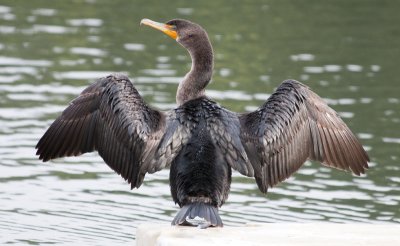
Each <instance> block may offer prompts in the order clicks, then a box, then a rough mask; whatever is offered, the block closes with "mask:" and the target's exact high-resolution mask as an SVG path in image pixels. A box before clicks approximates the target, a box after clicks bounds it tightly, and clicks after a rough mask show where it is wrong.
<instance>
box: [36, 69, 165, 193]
mask: <svg viewBox="0 0 400 246" xmlns="http://www.w3.org/2000/svg"><path fill="white" fill-rule="evenodd" d="M166 119H167V117H166V115H165V114H164V113H162V112H160V111H157V110H154V109H152V108H150V107H149V106H147V105H146V103H145V102H144V100H143V98H142V97H141V96H140V95H139V93H138V91H137V90H136V89H135V87H134V86H133V85H132V83H131V82H130V81H129V79H128V78H127V77H126V76H124V75H110V76H108V77H105V78H101V79H98V80H97V81H96V82H94V83H93V84H91V85H90V86H89V87H87V88H86V89H85V90H84V91H83V92H82V93H81V94H80V95H79V97H77V98H76V99H74V100H73V101H72V102H71V103H70V105H69V106H68V107H67V108H66V109H65V110H64V112H63V113H62V114H61V115H60V116H59V117H58V118H57V119H56V120H55V121H54V122H53V124H52V125H51V126H50V127H49V129H48V130H47V131H46V133H45V134H44V135H43V137H42V138H41V139H40V140H39V142H38V144H37V146H36V148H37V155H39V158H40V159H42V160H43V161H48V160H50V159H54V158H58V157H64V156H77V155H81V154H83V153H87V152H92V151H94V150H97V151H98V152H99V154H100V156H101V157H102V158H103V159H104V161H105V162H106V163H107V164H108V165H109V166H110V167H111V168H112V169H113V170H114V171H116V172H117V173H118V174H120V175H121V176H122V177H123V178H124V179H125V180H127V181H128V182H129V183H131V186H132V188H133V187H139V186H140V185H141V184H142V182H143V178H144V175H145V174H146V172H155V171H158V170H160V169H161V168H163V167H164V166H165V165H166V164H165V163H164V164H163V163H160V162H155V161H153V158H152V156H153V155H154V153H155V152H156V150H157V147H158V144H159V142H160V139H161V138H162V135H163V134H164V131H165V125H166V121H167V120H166Z"/></svg>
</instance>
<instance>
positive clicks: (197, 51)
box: [176, 42, 214, 105]
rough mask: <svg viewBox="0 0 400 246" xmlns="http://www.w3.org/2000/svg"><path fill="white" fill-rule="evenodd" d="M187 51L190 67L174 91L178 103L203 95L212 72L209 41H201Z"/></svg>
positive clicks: (211, 54) (211, 53)
mask: <svg viewBox="0 0 400 246" xmlns="http://www.w3.org/2000/svg"><path fill="white" fill-rule="evenodd" d="M188 51H189V54H190V57H191V58H192V67H191V69H190V71H189V72H188V73H187V74H186V76H185V77H184V78H183V80H182V82H181V83H180V84H179V86H178V91H177V93H176V102H177V104H178V105H182V104H184V103H185V102H187V101H190V100H192V99H196V98H199V97H201V96H203V95H204V90H205V88H206V86H207V85H208V83H209V82H210V80H211V76H212V72H213V65H214V61H213V51H212V46H211V43H209V42H205V43H202V44H201V46H200V47H192V48H191V49H188Z"/></svg>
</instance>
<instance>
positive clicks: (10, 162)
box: [0, 0, 400, 245]
mask: <svg viewBox="0 0 400 246" xmlns="http://www.w3.org/2000/svg"><path fill="white" fill-rule="evenodd" d="M399 10H400V2H398V1H384V0H383V1H382V0H379V1H378V0H375V1H372V0H363V1H361V0H353V1H345V0H338V1H314V0H311V1H304V0H303V1H272V0H271V1H231V2H229V4H228V3H227V2H223V1H190V2H189V1H174V2H160V1H121V0H118V1H105V0H97V1H96V0H87V1H50V0H47V1H43V0H38V1H11V0H2V1H0V242H1V244H41V243H43V244H45V243H55V244H61V245H63V244H64V245H71V244H76V243H77V242H79V243H83V244H85V245H96V244H99V245H114V244H121V243H125V244H127V243H129V244H131V243H132V242H133V241H134V238H135V231H136V230H135V228H136V226H137V225H138V224H141V223H146V222H155V221H160V223H169V222H170V221H171V220H172V217H173V216H174V214H175V213H176V210H177V206H176V205H174V204H173V202H172V199H171V197H170V194H169V187H168V170H163V171H161V172H159V173H156V174H153V175H147V176H146V179H145V182H144V185H143V186H142V187H141V188H140V189H138V190H132V191H131V190H130V189H129V185H127V184H126V183H125V182H124V181H123V179H122V178H120V177H119V176H118V175H116V174H114V173H113V172H112V171H111V170H110V169H109V168H108V167H107V166H106V165H105V164H104V163H103V161H102V160H101V158H99V157H98V156H97V154H88V155H85V156H82V157H77V158H66V159H59V160H56V161H54V162H51V163H46V164H43V163H41V162H39V161H38V160H37V158H36V157H35V150H34V146H35V145H36V142H37V141H38V139H39V138H40V137H41V135H42V134H43V133H44V131H45V130H46V129H47V127H48V126H49V124H50V123H51V122H52V121H53V120H54V119H55V117H56V116H57V115H58V114H59V113H60V112H61V111H62V110H63V109H64V108H65V106H66V105H67V104H68V102H69V101H70V100H72V99H73V98H75V97H76V96H77V95H78V94H79V93H80V91H82V90H83V89H84V88H85V86H87V85H88V84H89V83H90V82H91V81H93V80H94V79H96V78H98V77H101V76H105V75H107V74H109V73H112V72H123V73H126V74H128V75H129V77H130V78H132V79H133V80H134V81H135V82H134V83H135V86H136V87H137V89H138V90H139V91H140V92H141V94H142V95H143V96H144V98H145V100H146V101H147V102H148V103H150V104H152V105H155V106H157V107H158V108H161V109H170V108H172V107H174V106H175V92H176V87H177V84H178V83H179V81H180V80H181V79H182V77H183V76H184V75H185V73H186V72H187V71H188V69H190V57H189V56H188V55H187V53H186V51H185V50H184V49H183V48H182V47H181V46H179V45H177V44H176V42H175V41H174V40H172V39H170V38H168V37H166V36H165V35H162V34H161V33H159V32H157V31H155V30H153V29H150V28H147V27H140V26H139V22H140V20H141V19H142V18H150V19H153V20H156V21H167V20H169V19H172V18H186V19H190V20H192V21H194V22H197V23H199V24H201V25H202V26H203V27H204V28H205V29H206V30H207V31H208V33H209V36H210V39H211V41H212V43H213V46H214V51H215V53H216V56H215V57H216V59H215V72H214V76H213V80H212V83H211V84H210V85H209V87H208V92H207V93H208V95H209V96H210V97H212V98H213V99H215V100H217V101H218V102H219V103H220V104H221V105H223V106H225V107H227V108H229V109H231V110H234V111H248V110H254V109H255V108H256V107H258V106H259V105H261V104H262V103H263V102H264V101H265V100H266V99H267V98H268V96H269V95H270V94H271V93H272V92H273V91H274V89H275V88H276V87H277V86H278V85H279V84H280V82H282V81H283V80H285V79H288V78H292V79H297V80H299V81H302V82H304V83H305V84H307V85H308V86H310V87H311V88H312V89H313V90H314V91H315V92H317V93H318V94H319V95H320V96H321V97H323V98H324V99H326V100H327V102H328V103H329V105H330V106H331V107H332V108H334V109H335V110H336V111H338V112H339V114H340V115H341V116H342V117H343V119H344V121H345V122H346V123H347V124H348V125H349V127H350V128H351V129H352V130H353V132H354V133H356V134H357V136H358V137H359V139H360V141H361V142H362V143H363V145H364V147H365V149H366V150H367V151H368V154H369V155H370V157H371V163H370V167H371V168H370V170H369V171H368V173H367V174H366V175H364V176H362V177H355V176H352V175H350V174H349V173H343V172H339V171H336V170H331V169H328V168H325V167H322V166H321V165H319V164H318V163H306V164H305V165H304V166H303V167H302V168H301V169H300V170H299V172H298V173H297V174H295V175H294V176H293V177H291V178H290V179H288V180H287V181H286V182H284V183H282V184H280V185H278V186H277V187H275V188H273V189H271V190H270V191H269V193H268V195H267V196H264V195H263V194H261V192H259V191H258V189H257V186H256V185H255V182H254V180H253V179H249V178H245V177H242V176H240V175H239V174H237V173H235V174H234V178H233V183H232V188H231V190H232V191H231V195H230V197H229V199H228V202H227V203H226V204H225V205H224V206H223V207H222V209H221V210H220V213H221V216H222V219H223V220H224V222H225V224H226V225H228V226H235V225H241V224H243V223H246V222H281V221H294V222H313V221H330V222H340V223H352V222H364V223H399V222H400V206H399V204H400V188H399V185H400V131H399V130H400V96H399V95H400V81H399V79H398V76H397V73H398V71H399V69H398V64H400V52H399V51H400V45H399V44H400V29H399V27H398V24H399V23H400V17H399V15H398V12H399Z"/></svg>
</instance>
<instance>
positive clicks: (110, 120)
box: [36, 19, 369, 228]
mask: <svg viewBox="0 0 400 246" xmlns="http://www.w3.org/2000/svg"><path fill="white" fill-rule="evenodd" d="M141 24H144V25H148V26H150V27H153V28H155V29H157V30H160V31H162V32H163V33H165V34H167V35H168V36H169V37H171V38H173V39H175V40H176V41H177V42H178V43H179V44H181V45H182V46H183V47H184V48H186V49H187V50H188V52H189V54H190V56H191V59H192V67H191V69H190V71H189V72H188V73H187V74H186V76H185V77H184V78H183V80H182V82H181V83H180V84H179V86H178V90H177V94H176V102H177V108H175V109H172V110H169V111H166V112H162V111H159V110H157V109H154V108H152V107H150V106H148V105H147V104H146V103H145V102H144V100H143V98H142V97H141V96H140V95H139V93H138V91H137V90H136V89H135V87H134V86H133V84H132V83H131V81H130V80H129V79H128V78H127V77H126V76H124V75H110V76H108V77H105V78H100V79H98V80H96V81H95V82H94V83H93V84H91V85H90V86H89V87H87V88H86V89H85V90H83V91H82V93H81V94H80V95H79V96H78V97H77V98H75V99H74V100H73V101H72V102H71V103H70V105H69V106H68V107H67V108H66V109H65V110H64V111H63V112H62V114H61V115H60V116H59V117H58V118H57V119H56V120H55V121H54V123H53V124H52V125H51V126H50V127H49V129H48V130H47V131H46V133H45V134H44V135H43V137H42V138H41V139H40V141H39V142H38V144H37V146H36V148H37V155H39V158H40V159H42V160H43V161H48V160H50V159H54V158H58V157H63V156H77V155H81V154H83V153H86V152H92V151H95V150H97V151H98V153H99V154H100V156H101V157H102V158H103V160H104V161H105V162H106V163H107V164H108V165H109V166H110V167H111V168H112V169H113V170H114V171H115V172H117V173H118V174H120V175H121V176H122V177H123V178H124V179H125V180H127V181H128V182H129V183H130V184H131V188H133V187H136V188H138V187H139V186H140V185H141V184H142V182H143V178H144V176H145V174H146V173H154V172H157V171H159V170H161V169H163V168H168V167H169V168H170V187H171V194H172V197H173V200H174V202H175V203H178V205H179V206H180V207H181V209H180V211H179V212H178V213H177V215H176V216H175V218H174V219H173V221H172V224H173V225H199V226H200V227H203V228H206V227H208V226H222V225H223V224H222V220H221V218H220V216H219V215H218V208H219V207H221V206H222V204H223V203H224V202H225V200H226V199H227V197H228V193H229V189H230V183H231V169H234V170H236V171H238V172H239V173H241V174H243V175H245V176H248V177H254V178H255V180H256V182H257V185H258V187H259V189H260V190H261V191H262V192H264V193H266V192H267V189H268V188H269V187H273V186H274V185H276V184H277V183H279V182H281V181H283V180H285V179H286V178H288V177H289V176H290V175H291V174H292V173H293V172H295V171H296V170H297V169H298V168H300V166H301V165H302V164H303V163H304V162H305V161H306V160H307V159H310V160H315V161H319V162H321V163H322V164H323V165H325V166H329V167H333V168H337V169H341V170H348V171H351V172H353V173H354V174H356V175H360V174H361V173H364V172H365V170H366V169H367V168H368V161H369V158H368V155H367V153H366V152H365V150H364V149H363V147H362V145H361V144H360V143H359V141H358V140H357V138H356V137H355V136H354V134H353V133H352V132H351V131H350V129H349V128H348V127H347V126H346V124H345V123H344V122H343V121H342V120H341V118H340V117H339V116H338V114H337V113H336V112H335V111H334V110H333V109H331V108H330V107H329V106H328V105H327V104H326V103H325V102H324V101H323V100H322V99H321V98H320V97H319V96H318V95H317V94H315V93H314V92H312V91H311V90H310V89H309V88H308V87H307V86H305V85H303V84H302V83H300V82H298V81H295V80H286V81H284V82H283V83H282V84H281V85H280V86H279V87H278V88H277V90H276V91H275V92H274V93H273V94H272V95H271V97H270V98H269V99H268V100H267V101H266V102H265V103H264V104H263V105H261V107H259V108H258V109H257V110H255V111H254V112H249V113H235V112H231V111H229V110H227V109H225V108H223V107H221V106H220V105H218V104H217V103H216V102H214V101H213V100H212V99H210V98H208V97H207V96H206V95H205V93H204V91H205V88H206V86H207V84H208V83H209V81H210V79H211V76H212V72H213V50H212V46H211V43H210V40H209V38H208V36H207V33H206V31H205V30H204V29H203V28H202V27H201V26H199V25H198V24H195V23H192V22H190V21H187V20H182V19H174V20H171V21H168V22H167V23H165V24H163V23H158V22H154V21H151V20H148V19H143V20H142V21H141Z"/></svg>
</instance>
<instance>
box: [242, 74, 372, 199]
mask: <svg viewBox="0 0 400 246" xmlns="http://www.w3.org/2000/svg"><path fill="white" fill-rule="evenodd" d="M239 118H240V124H241V129H242V131H241V139H242V142H243V143H244V146H245V149H246V153H247V155H248V158H249V160H250V162H251V164H252V166H253V168H254V176H255V178H256V181H257V185H258V187H259V188H260V190H261V191H262V192H267V189H268V187H272V186H274V185H276V184H277V183H279V182H281V181H283V180H285V179H286V178H288V177H289V176H290V175H291V174H292V173H293V172H295V171H296V170H297V169H298V168H299V167H300V166H301V165H302V164H303V163H304V162H305V161H306V160H307V159H311V160H315V161H319V162H321V163H322V164H323V165H325V166H329V167H333V168H337V169H341V170H350V171H352V172H353V173H354V174H356V175H360V174H361V173H364V172H365V170H366V169H367V168H368V161H369V158H368V155H367V153H366V152H365V150H364V149H363V147H362V145H361V144H360V143H359V141H358V140H357V138H356V137H355V136H354V134H353V133H352V132H351V131H350V129H349V128H348V127H347V126H346V124H345V123H344V122H343V120H342V119H341V118H340V117H339V116H338V115H337V113H336V112H335V111H334V110H333V109H331V108H330V107H329V106H328V105H327V104H326V103H325V102H324V101H323V100H322V99H321V98H320V97H319V96H318V95H317V94H315V93H314V92H312V91H311V90H310V89H309V88H308V87H306V86H305V85H303V84H301V83H300V82H297V81H294V80H287V81H284V82H283V83H282V84H281V85H280V86H279V88H278V89H277V90H276V92H275V93H273V94H272V95H271V97H270V98H269V99H268V100H267V101H266V102H265V103H264V104H263V105H262V106H261V107H260V108H259V109H258V110H256V111H254V112H251V113H247V114H242V115H241V116H239Z"/></svg>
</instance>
